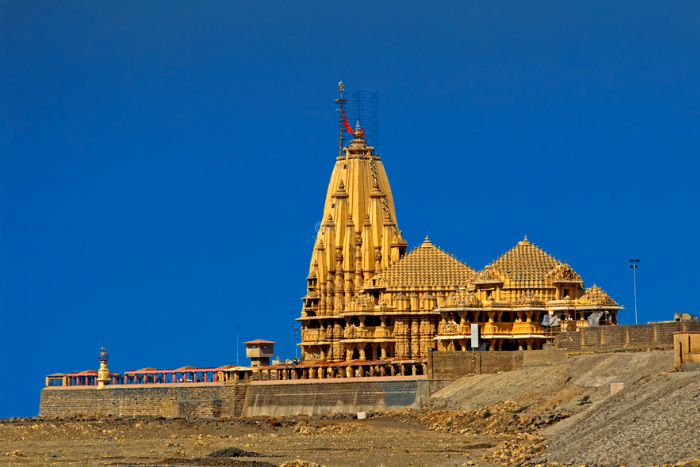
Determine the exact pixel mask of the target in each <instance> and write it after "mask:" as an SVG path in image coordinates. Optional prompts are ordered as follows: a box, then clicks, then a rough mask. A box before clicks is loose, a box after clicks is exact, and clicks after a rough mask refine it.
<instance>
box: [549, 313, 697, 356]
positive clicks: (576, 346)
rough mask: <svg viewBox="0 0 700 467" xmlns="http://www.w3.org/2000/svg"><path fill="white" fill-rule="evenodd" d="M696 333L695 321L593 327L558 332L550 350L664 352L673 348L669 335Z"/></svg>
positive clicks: (570, 351)
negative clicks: (649, 350)
mask: <svg viewBox="0 0 700 467" xmlns="http://www.w3.org/2000/svg"><path fill="white" fill-rule="evenodd" d="M680 331H700V323H699V322H697V321H682V322H680V321H679V322H672V323H656V324H640V325H625V326H596V327H591V328H583V329H581V330H580V331H574V332H562V333H561V334H559V335H558V336H557V337H556V338H555V339H554V342H553V347H554V348H555V349H558V350H564V351H566V352H569V353H587V352H609V351H614V350H644V349H655V350H656V349H658V350H662V349H663V350H668V349H671V348H672V347H673V333H674V332H680Z"/></svg>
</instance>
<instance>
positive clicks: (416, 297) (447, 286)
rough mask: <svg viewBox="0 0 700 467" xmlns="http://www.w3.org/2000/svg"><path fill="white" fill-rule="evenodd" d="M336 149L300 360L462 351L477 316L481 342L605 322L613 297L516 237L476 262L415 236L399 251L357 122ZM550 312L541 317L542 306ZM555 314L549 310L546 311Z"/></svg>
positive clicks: (495, 343) (374, 161)
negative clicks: (478, 265)
mask: <svg viewBox="0 0 700 467" xmlns="http://www.w3.org/2000/svg"><path fill="white" fill-rule="evenodd" d="M353 135H354V139H353V140H352V141H351V142H350V144H349V145H348V146H347V147H346V148H344V152H345V153H344V155H341V156H339V157H338V158H337V159H336V164H335V167H334V169H333V173H332V175H331V181H330V184H329V186H328V191H327V194H326V201H325V206H324V211H323V217H322V219H323V223H322V224H321V228H320V230H319V232H318V236H317V240H316V244H315V246H314V250H313V253H312V257H311V266H310V269H309V275H308V277H307V292H306V295H305V296H304V297H302V300H303V301H304V305H303V308H302V312H301V317H300V318H297V321H300V322H301V337H302V342H301V344H300V345H301V347H302V352H303V353H304V355H305V358H306V360H307V361H309V362H318V361H325V362H341V361H349V360H380V359H409V358H424V357H426V356H427V354H428V349H429V348H434V347H437V349H438V350H467V348H469V338H470V335H471V326H470V325H471V324H473V323H478V325H479V329H480V333H481V336H482V338H483V341H484V343H485V345H486V346H487V347H488V348H489V349H491V350H494V349H498V350H509V349H515V350H517V349H525V348H527V349H533V348H540V347H541V343H542V342H543V341H544V340H545V339H551V338H552V335H551V334H552V332H553V330H554V329H555V328H554V326H552V325H551V324H552V322H556V321H557V320H558V321H560V322H561V323H562V324H561V325H558V326H557V327H556V329H557V330H559V331H560V330H568V329H569V328H571V330H575V329H578V328H579V327H582V326H585V325H586V324H587V322H588V321H587V320H588V318H590V317H591V315H592V314H593V313H596V315H594V317H598V318H599V317H602V318H603V322H604V323H606V324H616V323H617V318H616V314H617V310H618V309H620V308H621V307H620V306H619V305H618V304H617V303H616V302H615V301H614V300H612V299H611V298H610V297H609V296H608V295H607V294H606V293H605V292H604V291H602V290H601V289H600V288H598V287H596V286H595V285H594V286H593V287H591V288H590V289H588V290H586V289H584V287H583V280H582V279H581V276H579V275H578V274H577V273H576V272H575V271H574V270H573V269H572V268H571V266H569V265H568V264H566V263H563V262H561V261H559V260H557V259H555V258H554V257H552V256H551V255H549V254H547V252H545V251H542V250H541V249H540V248H538V247H536V246H535V245H533V244H531V243H530V242H529V241H528V240H527V237H525V239H524V240H523V241H521V242H519V243H518V244H517V245H516V246H515V247H514V248H513V249H511V250H510V251H508V252H507V253H505V254H504V255H503V256H501V257H500V258H499V259H498V260H496V261H494V262H493V263H492V264H490V265H488V266H486V267H485V268H484V269H483V270H482V271H480V272H478V273H477V272H476V271H475V270H474V269H472V268H471V267H469V266H467V265H466V264H464V263H463V262H461V261H459V260H457V259H455V258H454V257H453V256H451V255H449V254H447V253H446V252H444V251H443V250H441V249H440V248H438V247H436V246H435V245H433V244H432V243H431V242H430V240H429V239H428V238H427V237H426V239H425V242H424V243H423V244H422V245H420V246H419V247H417V248H415V249H414V250H413V251H411V252H410V253H408V254H407V253H406V250H407V247H408V245H407V243H406V241H405V240H404V239H403V236H402V235H401V231H400V230H399V229H398V225H397V223H396V213H395V210H394V202H393V198H392V195H391V188H390V187H389V179H388V178H387V175H386V172H385V170H384V166H383V164H382V161H381V159H380V158H379V157H378V156H376V155H375V154H374V148H372V147H370V146H368V145H367V144H366V142H365V140H364V138H363V133H362V131H355V133H354V134H353ZM545 315H546V316H547V317H551V318H552V321H547V322H545V323H544V325H543V323H542V320H543V317H544V316H545ZM555 318H556V319H555Z"/></svg>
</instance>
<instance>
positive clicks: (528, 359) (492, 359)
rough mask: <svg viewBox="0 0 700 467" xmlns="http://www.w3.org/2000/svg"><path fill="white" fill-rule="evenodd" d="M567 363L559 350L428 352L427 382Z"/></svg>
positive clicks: (562, 352) (564, 353)
mask: <svg viewBox="0 0 700 467" xmlns="http://www.w3.org/2000/svg"><path fill="white" fill-rule="evenodd" d="M564 360H566V352H564V351H561V350H516V351H472V352H467V351H455V352H435V351H433V352H429V353H428V379H430V380H455V379H459V378H461V377H462V376H466V375H469V374H476V375H481V374H493V373H500V372H504V371H514V370H518V369H520V368H523V367H535V366H546V365H554V364H558V363H561V362H563V361H564Z"/></svg>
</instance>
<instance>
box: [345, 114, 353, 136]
mask: <svg viewBox="0 0 700 467" xmlns="http://www.w3.org/2000/svg"><path fill="white" fill-rule="evenodd" d="M343 118H345V129H346V130H347V131H348V133H355V132H354V131H352V128H351V127H350V124H349V123H348V116H347V115H345V113H343Z"/></svg>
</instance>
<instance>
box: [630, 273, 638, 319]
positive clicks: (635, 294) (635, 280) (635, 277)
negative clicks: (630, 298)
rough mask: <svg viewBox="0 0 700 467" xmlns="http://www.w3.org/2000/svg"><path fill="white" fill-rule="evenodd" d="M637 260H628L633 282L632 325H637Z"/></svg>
mask: <svg viewBox="0 0 700 467" xmlns="http://www.w3.org/2000/svg"><path fill="white" fill-rule="evenodd" d="M637 263H639V260H638V259H631V260H630V268H632V277H633V279H632V280H633V281H634V324H638V323H637V267H638V266H639V264H637Z"/></svg>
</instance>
